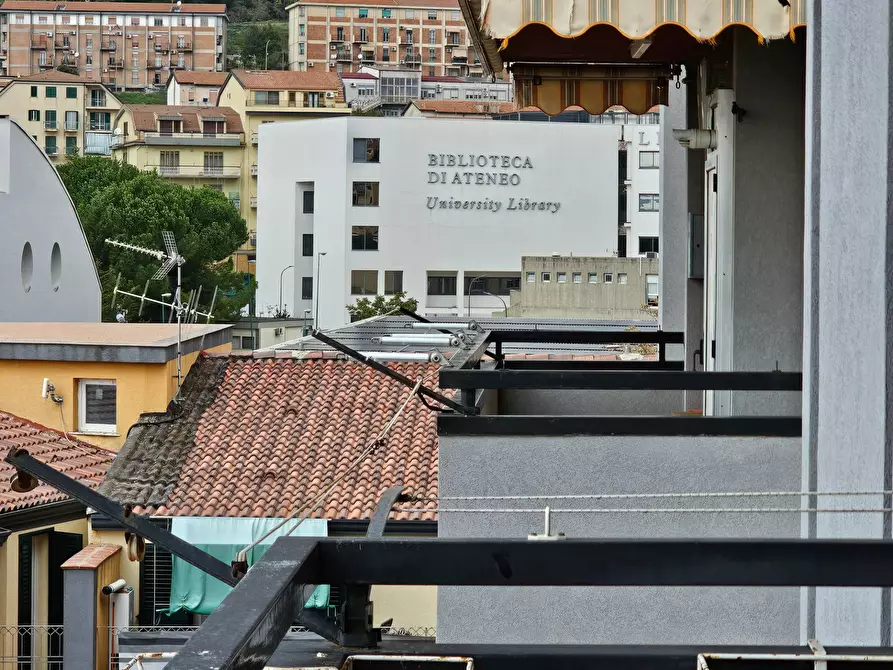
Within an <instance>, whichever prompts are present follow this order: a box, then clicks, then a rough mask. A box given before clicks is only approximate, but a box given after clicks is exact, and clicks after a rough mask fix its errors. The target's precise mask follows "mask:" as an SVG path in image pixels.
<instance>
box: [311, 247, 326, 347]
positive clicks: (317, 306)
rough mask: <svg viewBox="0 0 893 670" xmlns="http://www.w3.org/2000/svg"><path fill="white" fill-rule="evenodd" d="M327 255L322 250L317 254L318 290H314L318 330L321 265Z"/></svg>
mask: <svg viewBox="0 0 893 670" xmlns="http://www.w3.org/2000/svg"><path fill="white" fill-rule="evenodd" d="M325 255H326V252H325V251H320V252H319V253H317V254H316V290H315V291H314V293H315V297H316V315H315V316H314V317H313V327H314V328H315V329H316V330H319V296H320V292H319V289H320V285H319V266H320V264H321V263H322V257H323V256H325Z"/></svg>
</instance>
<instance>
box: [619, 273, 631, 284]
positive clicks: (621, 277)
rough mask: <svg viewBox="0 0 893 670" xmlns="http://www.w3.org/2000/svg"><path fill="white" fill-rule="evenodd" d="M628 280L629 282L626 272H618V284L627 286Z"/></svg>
mask: <svg viewBox="0 0 893 670" xmlns="http://www.w3.org/2000/svg"><path fill="white" fill-rule="evenodd" d="M628 280H629V279H628V277H627V274H626V273H625V272H618V273H617V283H618V284H626V283H627V281H628Z"/></svg>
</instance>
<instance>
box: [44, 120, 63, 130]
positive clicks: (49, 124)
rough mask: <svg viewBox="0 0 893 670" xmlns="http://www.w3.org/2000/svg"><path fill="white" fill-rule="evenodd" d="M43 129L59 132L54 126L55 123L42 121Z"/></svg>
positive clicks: (56, 126)
mask: <svg viewBox="0 0 893 670" xmlns="http://www.w3.org/2000/svg"><path fill="white" fill-rule="evenodd" d="M43 129H44V130H59V126H58V125H57V124H56V122H55V121H44V122H43Z"/></svg>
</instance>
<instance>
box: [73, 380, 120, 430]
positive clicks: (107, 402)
mask: <svg viewBox="0 0 893 670" xmlns="http://www.w3.org/2000/svg"><path fill="white" fill-rule="evenodd" d="M117 428H118V386H117V383H116V382H115V381H114V380H111V379H79V380H78V430H79V431H81V432H85V433H115V432H117Z"/></svg>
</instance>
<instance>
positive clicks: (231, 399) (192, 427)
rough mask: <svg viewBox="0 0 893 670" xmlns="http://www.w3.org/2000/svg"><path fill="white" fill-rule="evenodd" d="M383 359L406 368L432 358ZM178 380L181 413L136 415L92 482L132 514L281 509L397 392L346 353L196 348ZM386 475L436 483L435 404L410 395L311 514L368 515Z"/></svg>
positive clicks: (336, 466) (310, 494) (374, 427)
mask: <svg viewBox="0 0 893 670" xmlns="http://www.w3.org/2000/svg"><path fill="white" fill-rule="evenodd" d="M392 367H393V368H394V369H397V370H399V371H400V372H401V373H403V374H404V375H406V376H407V377H410V378H411V379H417V378H418V377H420V376H422V375H426V374H428V373H433V372H434V371H435V370H436V369H437V368H436V366H433V365H430V364H427V363H424V364H423V363H401V364H392ZM434 383H436V375H433V376H432V378H431V380H430V381H429V384H430V385H432V386H433V385H434ZM183 389H184V402H183V411H182V414H181V415H179V416H178V417H177V418H175V419H173V420H172V418H171V417H169V416H166V415H160V416H159V415H146V416H144V417H143V418H142V419H141V422H140V423H137V424H136V425H135V426H134V427H133V428H132V429H131V431H130V436H129V437H128V439H127V442H126V443H125V444H124V446H123V447H122V449H121V451H120V453H119V455H118V458H117V460H116V461H115V464H114V465H113V467H112V468H111V470H110V472H109V475H108V477H107V478H106V481H105V483H104V484H103V486H102V491H103V492H104V493H106V494H107V495H110V496H111V497H113V498H115V499H117V500H118V501H120V502H122V503H125V504H130V505H133V506H134V511H135V512H136V513H138V514H156V515H160V516H235V517H249V516H251V517H280V516H285V515H287V514H289V513H291V512H292V511H294V510H296V509H299V508H300V507H301V506H302V505H303V504H305V503H308V502H310V501H311V500H312V499H313V498H314V497H316V496H318V495H319V494H321V493H322V492H323V491H324V490H325V489H326V488H327V487H328V486H329V485H330V483H331V482H332V481H333V480H334V479H335V478H337V477H338V476H339V475H341V474H342V473H344V472H345V471H346V470H347V469H348V468H349V465H350V463H351V462H352V461H353V460H354V459H355V458H356V457H357V456H358V455H359V454H360V453H361V452H362V450H363V449H364V448H365V447H366V446H367V445H368V444H369V442H370V441H371V440H372V439H373V438H374V437H375V436H376V435H377V434H378V432H379V431H380V430H381V429H382V427H383V426H384V425H385V424H386V423H387V422H388V420H389V419H390V418H391V417H392V416H393V414H394V413H395V412H396V411H397V409H398V408H399V406H400V404H401V403H403V401H404V400H405V399H406V398H407V394H408V393H409V389H407V388H406V387H405V386H403V385H401V384H399V383H397V382H395V381H394V380H392V379H390V378H389V377H387V376H385V375H383V374H381V373H378V372H375V371H374V370H372V369H370V368H369V367H367V366H365V365H362V364H360V363H356V362H351V361H340V360H303V361H302V360H295V359H292V358H273V359H259V358H252V357H240V356H222V357H218V356H205V355H203V356H202V358H201V359H200V360H199V361H198V362H197V363H196V364H195V365H193V367H192V369H191V370H190V371H189V374H188V375H187V377H186V381H185V383H184V387H183ZM396 484H404V485H406V486H408V487H409V488H410V489H411V490H412V491H416V492H420V493H425V494H427V495H432V496H436V494H437V426H436V416H435V413H434V412H432V411H431V410H429V409H427V408H425V407H424V406H423V405H422V404H421V403H420V402H419V401H418V400H416V399H413V400H411V401H410V403H409V405H408V406H407V407H406V409H405V410H404V412H403V414H402V415H401V417H400V418H399V419H398V420H397V422H396V424H395V426H394V428H393V429H392V430H391V432H390V433H389V434H388V436H387V437H386V438H385V439H384V443H383V444H382V446H381V447H379V449H378V450H376V451H375V452H373V454H372V455H371V456H369V457H368V458H367V459H366V460H365V461H363V463H362V465H361V466H359V467H358V468H357V469H356V470H354V471H353V473H352V474H351V475H349V476H348V477H347V478H346V479H345V480H344V481H343V482H342V483H341V484H340V485H339V486H338V487H337V488H336V489H335V490H334V491H333V492H332V493H331V494H330V495H329V496H328V497H327V499H326V501H325V504H324V506H323V507H321V508H320V509H318V510H316V511H315V512H313V514H312V515H311V516H313V517H316V518H326V519H366V518H370V517H371V516H372V513H373V511H374V510H375V505H376V502H377V500H378V497H379V496H380V494H381V493H382V491H384V490H385V489H387V488H388V487H390V486H394V485H396ZM394 518H402V519H412V518H416V519H418V518H423V519H433V518H435V513H434V512H433V511H432V512H428V513H425V514H423V515H420V514H419V513H413V514H411V513H400V512H395V513H394Z"/></svg>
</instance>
